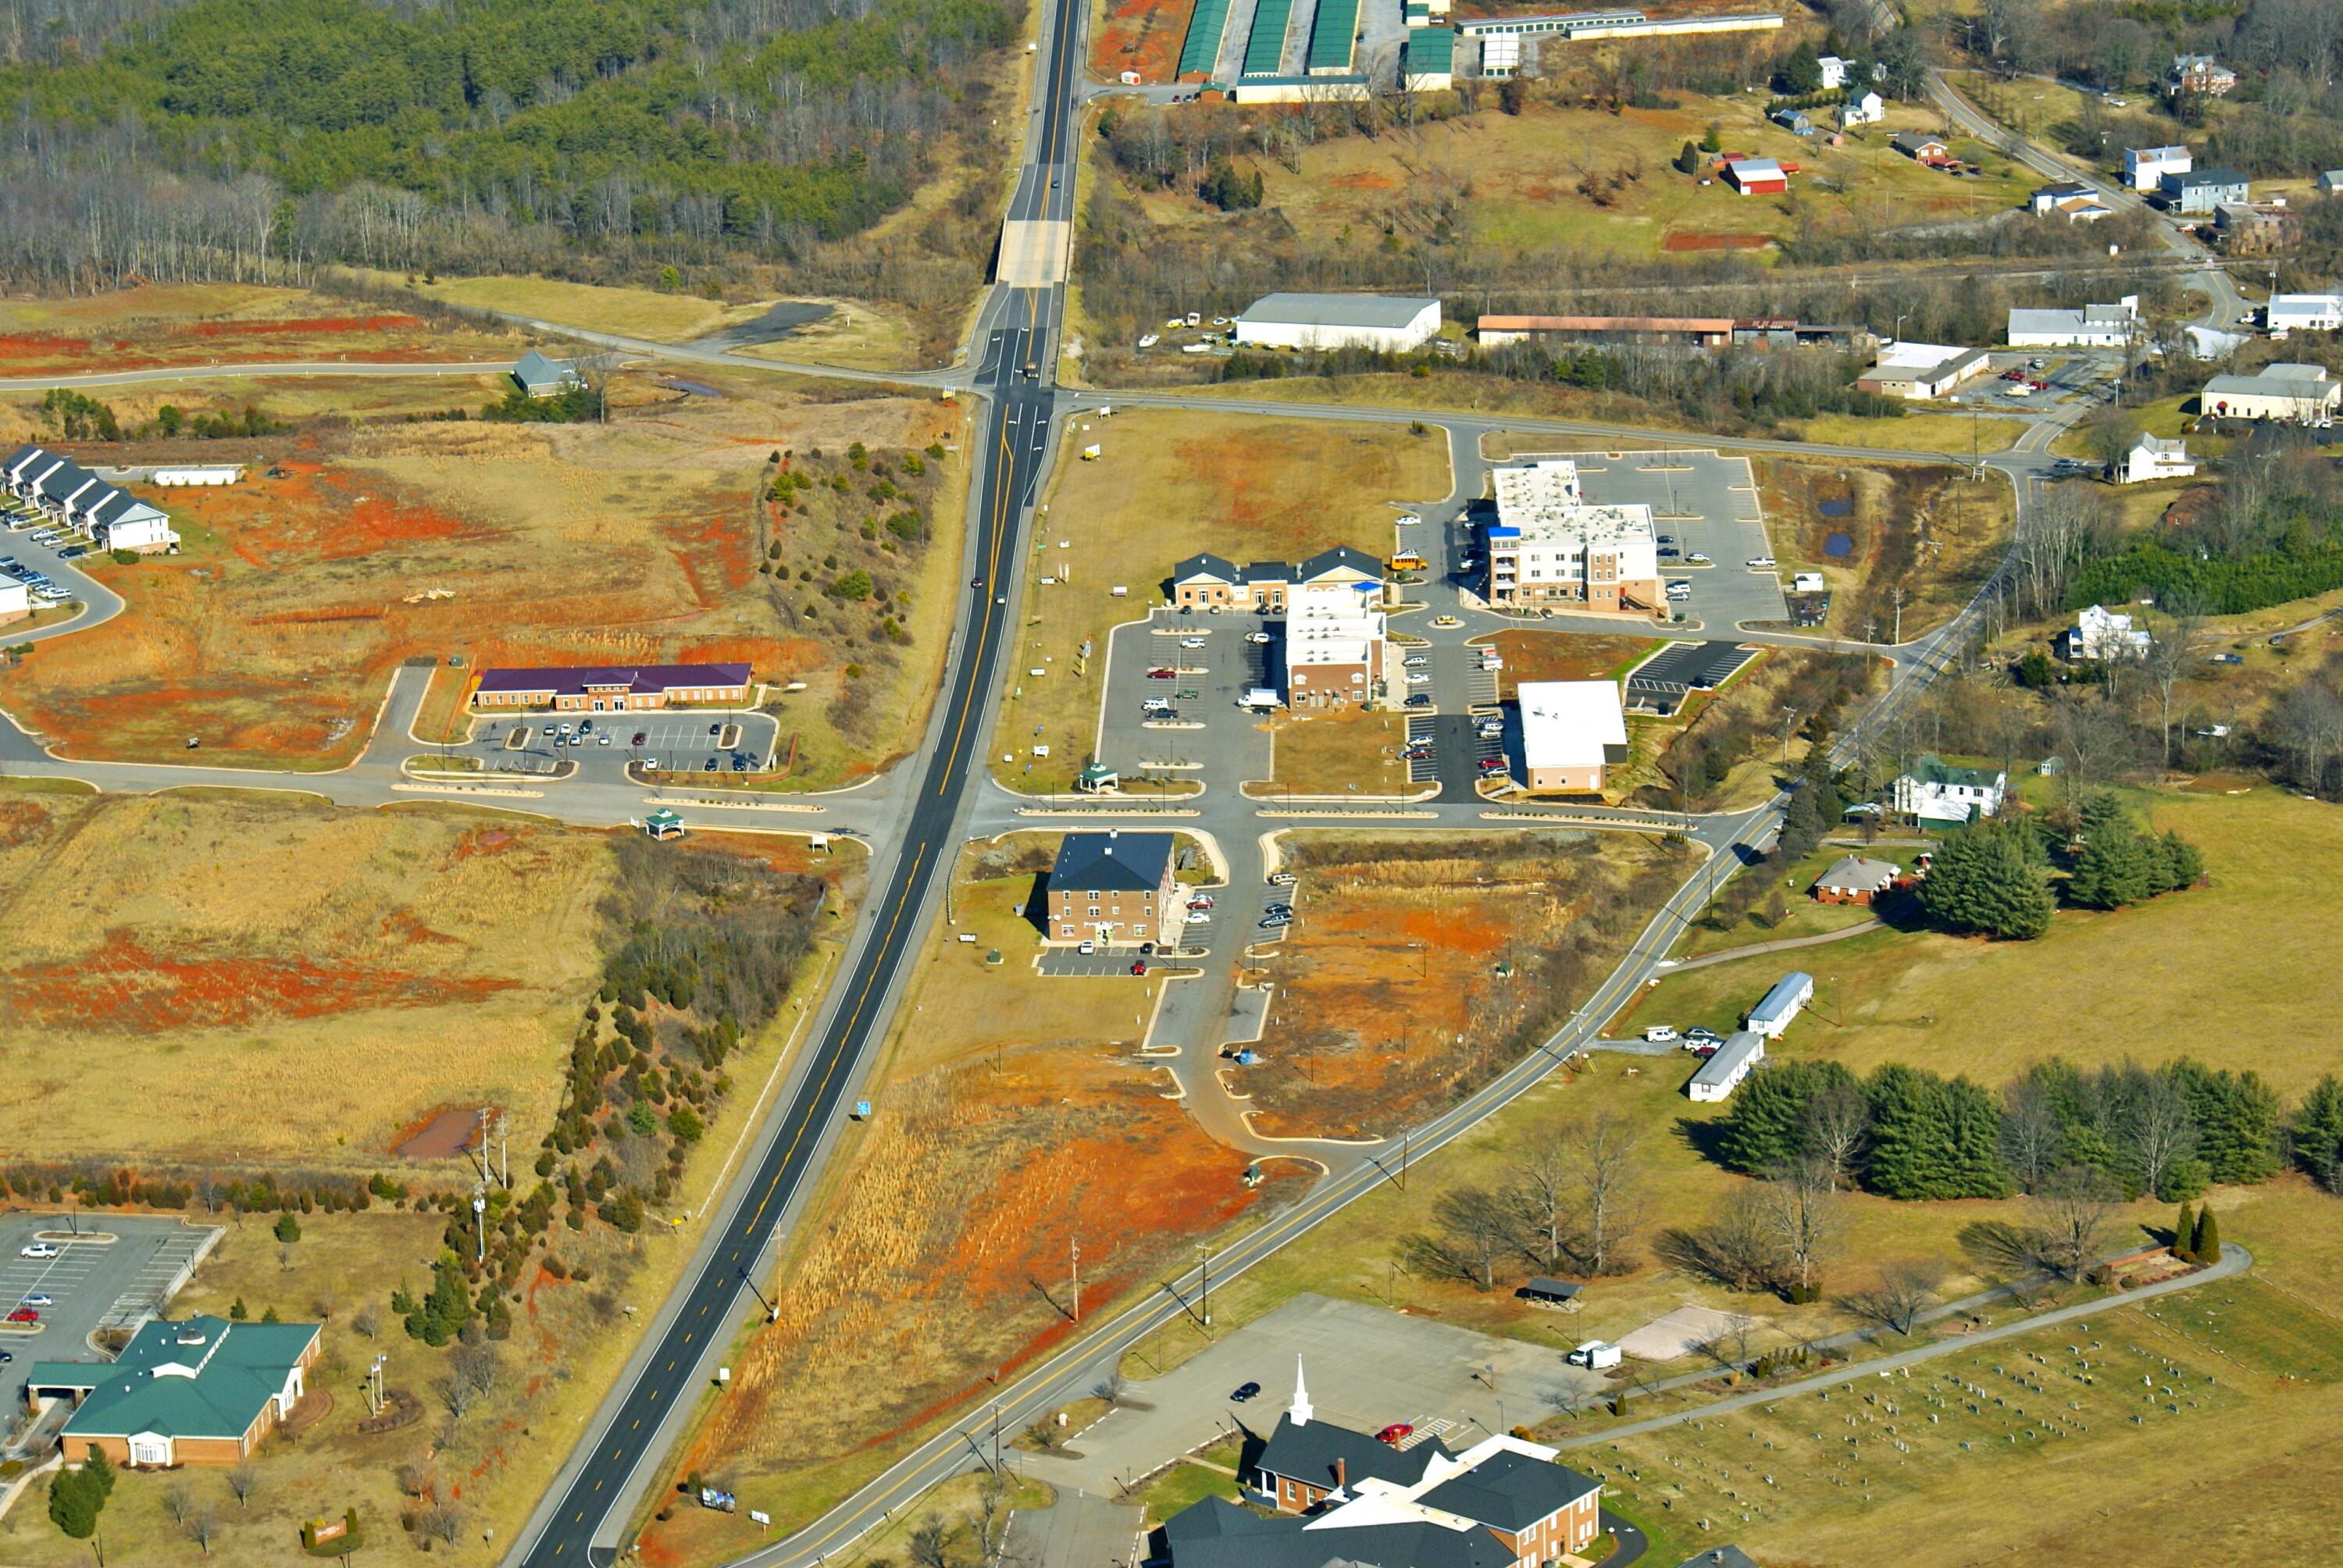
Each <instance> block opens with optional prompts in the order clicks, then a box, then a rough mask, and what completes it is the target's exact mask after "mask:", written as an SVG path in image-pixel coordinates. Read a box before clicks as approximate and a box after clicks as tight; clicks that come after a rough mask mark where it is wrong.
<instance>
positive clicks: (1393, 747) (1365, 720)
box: [1250, 708, 1425, 798]
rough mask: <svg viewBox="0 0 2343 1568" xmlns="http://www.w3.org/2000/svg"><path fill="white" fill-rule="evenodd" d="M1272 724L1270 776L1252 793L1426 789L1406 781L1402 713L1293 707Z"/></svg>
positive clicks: (1388, 792)
mask: <svg viewBox="0 0 2343 1568" xmlns="http://www.w3.org/2000/svg"><path fill="white" fill-rule="evenodd" d="M1271 728H1272V729H1273V730H1274V731H1275V732H1276V737H1277V739H1276V747H1275V750H1274V752H1273V753H1272V758H1271V764H1270V766H1271V773H1270V777H1269V779H1267V780H1266V781H1264V782H1262V783H1261V784H1259V785H1257V786H1254V787H1252V789H1250V793H1252V794H1254V795H1258V796H1262V797H1264V798H1265V797H1269V796H1282V795H1383V796H1403V795H1411V794H1416V793H1420V792H1421V791H1422V790H1423V789H1424V788H1425V786H1423V785H1412V784H1410V783H1409V782H1408V781H1407V764H1406V762H1404V761H1403V760H1402V759H1401V758H1400V755H1399V751H1400V747H1401V744H1402V743H1403V741H1404V740H1405V739H1407V723H1406V720H1405V719H1403V717H1402V716H1401V715H1400V714H1397V713H1383V712H1371V711H1368V710H1365V709H1357V708H1345V709H1335V710H1332V711H1331V712H1323V713H1312V712H1293V711H1289V712H1286V713H1283V714H1281V715H1279V716H1278V717H1277V718H1276V719H1273V720H1272V721H1271Z"/></svg>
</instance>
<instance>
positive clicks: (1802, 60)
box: [1781, 41, 1823, 97]
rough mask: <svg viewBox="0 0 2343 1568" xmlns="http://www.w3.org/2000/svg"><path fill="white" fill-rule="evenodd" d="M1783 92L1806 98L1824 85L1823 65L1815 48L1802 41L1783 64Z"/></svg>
mask: <svg viewBox="0 0 2343 1568" xmlns="http://www.w3.org/2000/svg"><path fill="white" fill-rule="evenodd" d="M1781 81H1782V90H1783V91H1784V92H1785V93H1788V94H1790V95H1792V96H1794V97H1804V96H1805V95H1806V94H1808V93H1811V92H1814V91H1815V90H1816V89H1817V88H1819V87H1820V86H1821V85H1823V64H1822V60H1821V58H1820V57H1819V56H1818V55H1815V46H1814V45H1812V44H1808V43H1805V42H1803V41H1801V42H1800V43H1799V45H1798V46H1797V47H1796V48H1795V49H1793V50H1791V51H1790V57H1789V58H1788V59H1786V60H1785V61H1783V62H1782V74H1781Z"/></svg>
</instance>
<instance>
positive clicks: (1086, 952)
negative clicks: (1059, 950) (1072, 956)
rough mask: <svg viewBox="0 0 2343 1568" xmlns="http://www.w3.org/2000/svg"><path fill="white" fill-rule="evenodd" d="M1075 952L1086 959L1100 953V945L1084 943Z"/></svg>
mask: <svg viewBox="0 0 2343 1568" xmlns="http://www.w3.org/2000/svg"><path fill="white" fill-rule="evenodd" d="M1074 951H1076V952H1078V953H1080V954H1081V955H1082V957H1084V958H1088V957H1090V956H1091V954H1092V953H1094V952H1096V951H1098V944H1097V943H1096V942H1084V943H1082V945H1081V946H1080V947H1078V948H1076V949H1075V950H1074Z"/></svg>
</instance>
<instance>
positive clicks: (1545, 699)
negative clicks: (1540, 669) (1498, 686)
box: [1515, 680, 1627, 769]
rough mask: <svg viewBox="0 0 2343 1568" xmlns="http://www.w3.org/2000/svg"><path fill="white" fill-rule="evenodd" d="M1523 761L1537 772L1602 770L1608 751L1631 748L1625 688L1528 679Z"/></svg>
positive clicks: (1519, 693)
mask: <svg viewBox="0 0 2343 1568" xmlns="http://www.w3.org/2000/svg"><path fill="white" fill-rule="evenodd" d="M1515 696H1516V697H1517V698H1518V699H1520V702H1521V706H1522V760H1523V762H1525V763H1527V764H1528V765H1529V766H1530V767H1531V768H1534V769H1535V768H1599V767H1601V766H1602V765H1603V764H1604V762H1605V761H1607V760H1608V758H1607V756H1606V755H1605V754H1604V747H1606V746H1624V745H1626V744H1627V719H1626V716H1625V715H1624V714H1623V713H1621V712H1620V710H1619V689H1618V687H1616V686H1614V685H1613V684H1612V683H1611V682H1610V681H1607V680H1525V681H1523V682H1522V684H1521V686H1520V687H1519V688H1518V689H1517V690H1516V692H1515Z"/></svg>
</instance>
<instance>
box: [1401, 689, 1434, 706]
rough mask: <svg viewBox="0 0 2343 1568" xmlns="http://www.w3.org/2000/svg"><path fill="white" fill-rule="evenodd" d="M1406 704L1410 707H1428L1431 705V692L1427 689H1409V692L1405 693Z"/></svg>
mask: <svg viewBox="0 0 2343 1568" xmlns="http://www.w3.org/2000/svg"><path fill="white" fill-rule="evenodd" d="M1407 706H1408V707H1410V708H1429V707H1431V706H1432V693H1430V692H1428V691H1411V692H1409V693H1408V694H1407Z"/></svg>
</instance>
